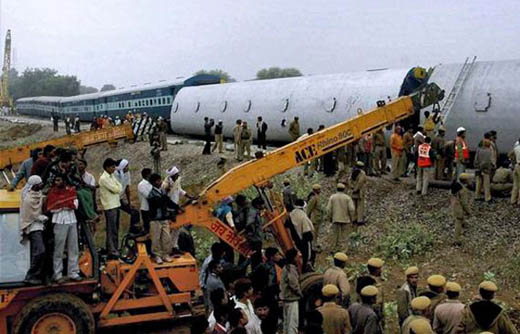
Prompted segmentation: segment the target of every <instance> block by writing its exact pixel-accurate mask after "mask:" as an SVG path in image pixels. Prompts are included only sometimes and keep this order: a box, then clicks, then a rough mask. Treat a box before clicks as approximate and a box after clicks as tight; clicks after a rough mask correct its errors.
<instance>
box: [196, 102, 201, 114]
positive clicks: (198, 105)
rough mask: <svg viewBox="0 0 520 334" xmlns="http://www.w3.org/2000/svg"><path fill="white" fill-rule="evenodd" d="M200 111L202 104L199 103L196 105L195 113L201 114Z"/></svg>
mask: <svg viewBox="0 0 520 334" xmlns="http://www.w3.org/2000/svg"><path fill="white" fill-rule="evenodd" d="M199 109H200V102H198V101H197V104H195V112H199Z"/></svg>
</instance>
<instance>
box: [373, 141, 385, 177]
mask: <svg viewBox="0 0 520 334" xmlns="http://www.w3.org/2000/svg"><path fill="white" fill-rule="evenodd" d="M374 169H375V171H376V172H378V173H380V174H382V173H383V172H384V171H385V169H386V147H384V146H376V149H375V151H374Z"/></svg>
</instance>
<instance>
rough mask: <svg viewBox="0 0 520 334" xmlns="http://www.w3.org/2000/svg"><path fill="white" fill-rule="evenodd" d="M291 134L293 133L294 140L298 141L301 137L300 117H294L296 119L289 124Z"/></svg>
mask: <svg viewBox="0 0 520 334" xmlns="http://www.w3.org/2000/svg"><path fill="white" fill-rule="evenodd" d="M289 135H291V139H292V141H296V140H298V138H299V137H300V123H299V118H298V117H294V120H293V121H292V122H291V124H289Z"/></svg>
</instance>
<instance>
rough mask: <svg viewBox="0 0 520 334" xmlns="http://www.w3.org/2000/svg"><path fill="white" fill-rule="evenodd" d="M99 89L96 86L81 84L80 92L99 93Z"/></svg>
mask: <svg viewBox="0 0 520 334" xmlns="http://www.w3.org/2000/svg"><path fill="white" fill-rule="evenodd" d="M97 92H98V89H97V88H96V87H89V86H83V85H81V86H79V93H80V94H92V93H97Z"/></svg>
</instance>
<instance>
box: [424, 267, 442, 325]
mask: <svg viewBox="0 0 520 334" xmlns="http://www.w3.org/2000/svg"><path fill="white" fill-rule="evenodd" d="M427 282H428V288H429V290H428V291H424V292H422V293H421V294H420V295H421V296H426V297H428V298H430V300H431V302H432V304H431V307H430V312H429V313H428V319H430V321H432V320H433V314H434V312H435V308H436V307H437V305H439V304H440V303H441V302H443V301H444V300H446V298H447V297H446V294H445V293H444V286H445V285H446V278H444V276H442V275H431V276H430V277H428V280H427Z"/></svg>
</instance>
